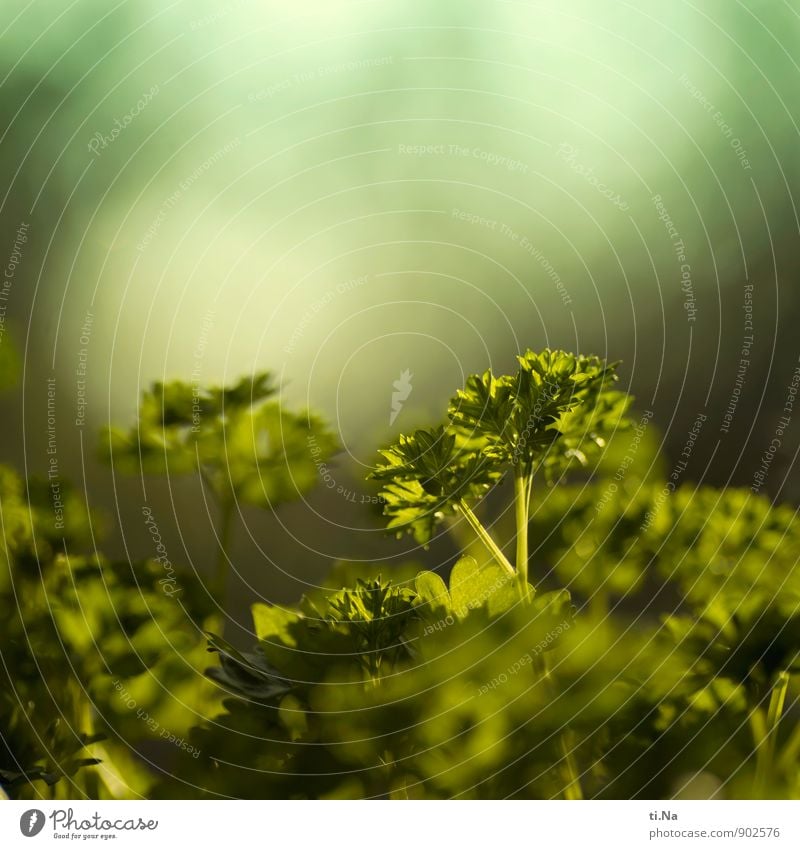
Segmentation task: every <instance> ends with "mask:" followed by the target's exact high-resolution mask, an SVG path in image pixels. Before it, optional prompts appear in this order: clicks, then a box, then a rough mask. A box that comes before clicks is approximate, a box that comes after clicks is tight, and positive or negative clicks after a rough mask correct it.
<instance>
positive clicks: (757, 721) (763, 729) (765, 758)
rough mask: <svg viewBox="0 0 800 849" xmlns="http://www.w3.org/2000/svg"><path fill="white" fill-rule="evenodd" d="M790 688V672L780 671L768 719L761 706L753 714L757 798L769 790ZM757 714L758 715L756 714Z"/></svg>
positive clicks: (772, 694) (771, 697) (768, 711)
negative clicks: (787, 692)
mask: <svg viewBox="0 0 800 849" xmlns="http://www.w3.org/2000/svg"><path fill="white" fill-rule="evenodd" d="M788 688H789V673H788V672H779V673H778V677H777V679H776V680H775V683H774V684H773V686H772V693H771V695H770V698H769V706H768V708H767V716H766V720H765V719H764V714H763V711H762V710H761V708H756V709H755V711H754V712H753V714H751V727H752V728H753V729H754V736H755V737H756V745H757V747H758V749H757V755H756V775H755V781H754V789H755V793H756V796H757V798H764V796H765V793H766V791H767V781H768V779H769V777H770V774H771V772H772V769H773V764H774V760H775V749H776V746H777V742H778V725H779V723H780V721H781V716H782V715H783V706H784V704H785V702H786V691H787V690H788ZM756 714H757V715H756Z"/></svg>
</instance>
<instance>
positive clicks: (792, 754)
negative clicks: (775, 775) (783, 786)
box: [778, 723, 800, 772]
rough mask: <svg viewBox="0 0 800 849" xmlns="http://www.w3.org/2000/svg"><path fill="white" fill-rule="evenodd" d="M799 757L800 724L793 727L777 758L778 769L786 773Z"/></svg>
mask: <svg viewBox="0 0 800 849" xmlns="http://www.w3.org/2000/svg"><path fill="white" fill-rule="evenodd" d="M799 757H800V723H798V724H797V725H795V727H794V730H793V731H792V733H791V734H790V735H789V739H788V740H787V741H786V744H785V745H784V747H783V749H782V751H781V754H780V757H779V758H778V768H779V769H780V770H781V771H783V772H787V771H788V770H790V769H791V768H792V767H793V766H794V764H795V761H796V760H797V759H798V758H799Z"/></svg>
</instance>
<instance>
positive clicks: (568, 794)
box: [560, 729, 583, 799]
mask: <svg viewBox="0 0 800 849" xmlns="http://www.w3.org/2000/svg"><path fill="white" fill-rule="evenodd" d="M560 742H561V752H562V754H563V755H564V766H565V767H566V773H567V786H566V787H565V788H564V798H565V799H583V789H582V788H581V779H580V773H579V772H578V764H577V761H576V760H575V755H574V754H573V751H572V748H571V743H572V733H571V732H570V731H569V729H566V730H564V731H562V732H561V741H560Z"/></svg>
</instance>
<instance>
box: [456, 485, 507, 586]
mask: <svg viewBox="0 0 800 849" xmlns="http://www.w3.org/2000/svg"><path fill="white" fill-rule="evenodd" d="M457 506H458V509H459V510H460V511H461V513H462V515H463V516H464V518H465V519H466V520H467V522H468V523H469V526H470V527H471V528H472V530H473V531H475V535H476V536H477V537H478V539H479V540H480V541H481V542H482V543H483V544H484V545H485V546H486V548H487V550H488V551H489V553H490V554H491V555H492V557H494V559H495V560H496V561H497V562H498V563H499V564H500V566H502V567H503V568H504V569H505V570H506V571H507V572H508V574H509V575H516V572H515V571H514V567H513V566H512V565H511V563H510V562H509V560H508V558H507V557H506V556H505V554H503V551H502V549H501V548H500V546H499V545H498V544H497V543H496V542H495V541H494V539H492V536H491V534H490V533H489V531H487V530H486V528H484V527H483V525H482V524H481V521H480V519H479V518H478V517H477V516H476V515H475V514H474V513H473V512H472V509H471V508H470V507H469V505H468V504H467V503H466V502H465V501H464V500H463V499H462V500H461V501H459V502H458V504H457Z"/></svg>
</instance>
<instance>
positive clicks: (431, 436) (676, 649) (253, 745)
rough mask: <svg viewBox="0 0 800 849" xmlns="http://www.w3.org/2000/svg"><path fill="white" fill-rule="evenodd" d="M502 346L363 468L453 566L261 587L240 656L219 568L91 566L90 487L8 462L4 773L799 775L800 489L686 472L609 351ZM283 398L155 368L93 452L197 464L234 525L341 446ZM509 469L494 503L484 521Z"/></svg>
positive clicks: (307, 782)
mask: <svg viewBox="0 0 800 849" xmlns="http://www.w3.org/2000/svg"><path fill="white" fill-rule="evenodd" d="M518 366H519V368H518V370H517V372H516V373H515V374H512V375H505V376H494V375H492V374H491V373H490V372H487V373H485V374H484V375H472V376H470V377H469V378H468V379H467V381H466V385H465V387H464V389H463V390H461V391H459V392H458V393H457V395H456V396H455V397H454V398H453V399H452V401H451V403H450V406H449V410H448V422H447V424H446V425H441V426H439V427H436V428H432V429H421V430H417V431H415V432H414V433H413V434H410V435H405V436H401V437H400V438H399V439H398V441H397V442H396V443H395V444H394V445H392V446H391V447H389V448H386V449H385V450H383V451H382V452H381V455H382V458H383V459H382V462H381V464H380V465H379V466H378V467H377V468H376V469H375V471H374V473H373V475H372V477H373V478H375V479H377V480H378V481H379V482H380V484H381V487H382V492H381V494H382V497H383V499H384V502H385V514H386V516H387V519H388V522H387V524H388V529H389V530H390V531H391V532H393V533H403V532H405V531H408V532H410V533H412V534H413V536H414V537H415V539H416V540H417V541H418V542H420V543H421V544H423V545H424V544H427V542H428V541H429V540H430V539H431V537H432V535H433V534H434V532H435V530H436V528H437V526H439V527H440V529H441V531H442V532H443V533H446V532H452V533H453V536H454V538H455V539H456V541H457V542H458V545H459V548H460V549H461V556H460V557H459V558H458V559H457V562H456V563H455V564H454V565H453V566H452V568H450V569H449V574H448V573H443V574H442V575H440V574H438V573H437V572H432V571H425V570H424V569H421V568H419V567H418V566H416V565H415V564H406V565H404V566H402V567H398V568H394V569H392V570H391V572H390V570H389V569H387V568H383V569H382V570H378V569H377V568H376V567H372V566H369V565H365V564H363V563H339V564H337V565H336V566H335V567H334V569H333V570H332V572H331V575H330V577H329V578H328V580H327V581H326V582H325V584H324V586H323V587H320V588H316V589H312V590H309V592H308V593H307V594H306V595H305V596H304V597H303V598H302V599H301V600H300V602H299V603H297V604H296V605H292V606H287V607H280V606H276V605H269V604H256V605H254V606H253V608H252V618H253V631H254V635H255V638H256V644H255V645H253V646H252V647H251V648H249V649H247V650H242V649H240V648H238V647H237V646H234V645H232V644H231V643H230V642H229V641H227V640H226V639H225V637H224V636H223V635H222V633H221V618H220V617H219V615H218V614H217V613H215V609H214V607H213V606H212V600H213V602H215V603H219V602H220V600H223V599H224V596H222V595H221V592H220V590H219V587H220V586H224V580H222V581H221V583H220V584H219V585H217V586H216V587H214V588H212V593H211V595H209V592H208V591H207V590H206V589H205V588H204V587H203V586H202V584H201V583H200V582H199V581H198V580H197V579H196V578H195V576H193V575H188V574H185V572H184V571H183V570H181V569H180V568H179V567H172V566H170V569H171V570H173V569H174V571H171V572H170V574H169V575H168V576H167V575H166V574H165V570H164V567H163V566H162V564H161V562H159V561H151V560H144V561H136V562H132V563H119V562H109V561H108V560H107V559H106V558H104V557H103V556H101V555H99V554H97V553H96V552H94V548H93V536H92V530H93V529H94V523H93V522H91V521H90V519H91V517H90V516H89V515H88V514H87V513H86V510H85V507H82V506H81V505H82V504H83V503H84V501H83V499H82V498H81V497H80V494H79V493H75V492H72V491H70V490H69V489H68V488H67V487H65V488H64V489H63V491H62V497H63V499H65V500H66V502H67V505H68V508H69V509H67V510H65V517H67V518H68V521H67V522H66V526H65V528H64V529H59V531H58V532H56V531H55V529H54V528H53V522H52V511H51V508H50V504H49V502H48V497H47V491H46V488H43V487H42V486H41V485H39V484H37V483H36V482H35V481H31V482H28V483H25V482H23V481H21V480H20V479H18V478H17V476H16V475H15V474H14V473H13V472H12V471H11V470H8V469H4V468H0V509H2V519H3V525H4V539H5V548H4V550H3V552H2V554H3V571H2V573H0V603H1V604H2V605H3V610H2V612H3V613H4V614H6V613H7V614H8V615H7V617H6V618H7V622H8V625H7V631H6V637H5V640H4V643H3V646H2V650H1V651H0V656H2V660H3V667H2V668H0V676H5V677H4V678H3V680H0V732H1V733H2V737H1V738H0V739H2V741H3V742H2V748H0V783H2V785H3V788H4V789H5V790H6V792H8V794H9V795H11V796H26V795H36V794H41V793H43V792H46V793H49V794H50V795H51V796H54V797H64V798H71V797H76V796H94V797H124V796H130V795H135V794H136V793H147V794H149V795H152V796H160V797H166V798H172V797H188V798H194V797H197V796H202V797H209V798H219V797H251V798H364V797H370V798H392V799H405V798H551V797H553V798H555V797H563V798H568V799H578V798H582V797H605V798H629V797H632V796H638V797H641V798H668V797H670V796H673V795H693V794H700V795H709V794H718V795H720V796H727V797H734V798H752V797H774V796H781V797H783V796H785V797H790V798H798V797H800V778H799V777H798V776H800V770H799V769H798V765H799V764H800V725H799V724H798V722H797V716H796V710H797V700H798V696H799V695H800V691H799V689H798V686H797V684H798V680H799V679H798V672H800V576H799V574H798V560H799V559H800V522H798V520H797V519H796V517H795V511H794V510H792V509H791V508H789V507H782V506H774V505H771V504H770V503H769V501H768V500H767V499H766V498H763V497H760V496H755V495H753V494H752V493H750V492H749V491H739V490H735V489H728V490H724V491H719V490H714V489H710V488H705V487H703V488H699V489H697V488H694V487H692V486H691V485H688V484H685V485H683V486H679V487H676V485H675V484H674V481H673V478H669V479H668V478H667V477H666V475H665V473H664V469H663V464H662V463H661V462H660V461H659V460H658V457H657V455H656V452H655V449H654V447H653V446H654V445H655V443H656V440H655V439H651V440H650V441H648V438H645V437H646V435H645V434H644V430H645V428H646V426H647V421H648V420H649V415H650V414H649V413H648V414H646V415H643V417H642V419H641V420H640V422H639V425H638V426H635V427H633V428H631V424H632V422H631V420H630V419H629V418H628V408H629V406H630V402H631V399H630V398H629V396H627V395H626V394H624V393H620V392H618V391H616V390H614V389H613V388H612V387H613V383H614V381H615V380H616V375H615V367H614V366H609V365H606V364H605V363H604V362H603V361H601V360H599V359H598V358H595V357H579V356H575V355H572V354H567V353H565V352H561V351H550V350H545V351H543V352H541V353H538V354H537V353H533V352H531V351H528V352H526V353H525V354H524V355H522V356H521V357H519V358H518ZM274 395H275V387H274V386H273V385H272V383H271V380H270V378H269V376H268V375H266V374H261V375H257V376H256V377H254V378H252V379H246V380H242V381H239V382H238V383H236V384H235V385H233V386H230V387H227V388H211V389H200V388H199V387H196V386H194V385H190V384H184V383H180V382H173V383H170V384H156V385H154V386H153V388H152V389H151V391H149V392H148V393H146V394H145V396H144V397H143V400H142V405H141V409H140V421H139V425H138V427H136V428H134V429H132V430H131V431H129V432H122V431H117V430H112V431H110V432H109V433H108V434H107V443H106V446H107V448H110V449H111V454H112V458H113V461H114V463H115V464H116V463H118V462H119V463H120V464H121V466H120V467H121V469H122V470H127V471H133V470H137V471H138V470H140V469H141V470H144V471H146V472H158V473H166V472H167V471H169V472H170V473H173V472H186V473H198V474H199V475H201V476H202V478H203V480H204V482H205V484H206V485H207V486H208V488H209V489H210V491H211V493H212V494H213V495H214V497H215V498H216V499H217V502H218V504H219V506H220V508H221V513H220V515H221V525H222V527H223V529H224V528H225V527H227V524H226V519H225V517H226V515H227V516H228V518H229V517H230V510H231V509H232V508H233V506H234V505H235V504H236V503H237V502H240V501H241V502H244V503H248V504H252V505H259V506H262V507H274V506H275V505H276V504H277V503H278V502H281V501H285V500H290V499H291V498H293V497H295V496H296V495H297V494H298V493H300V492H304V491H306V490H307V489H308V488H309V487H310V486H311V485H313V483H314V481H315V480H316V478H317V476H318V473H317V466H318V463H319V462H324V460H325V459H326V458H327V457H328V456H329V455H330V454H331V453H332V452H333V451H334V450H335V440H334V439H333V437H332V436H331V435H330V433H329V432H328V431H327V429H326V428H325V426H324V425H323V424H322V423H321V422H320V421H319V420H318V419H317V418H316V417H315V416H313V415H310V414H308V413H300V414H295V413H289V412H287V411H285V410H284V409H282V407H281V405H280V403H279V401H278V400H277V399H276V398H275V397H274ZM573 470H575V471H580V470H583V471H582V473H581V475H579V476H578V477H577V478H576V477H574V476H573V477H570V478H569V479H567V478H566V475H567V474H568V473H569V472H571V471H573ZM504 477H508V478H510V479H512V480H511V481H509V484H510V483H511V482H512V481H513V497H512V506H513V509H512V510H508V511H503V510H502V508H501V509H500V511H499V512H500V516H499V519H498V520H497V521H496V522H494V523H493V524H492V525H491V526H488V525H487V524H486V523H484V522H483V521H481V519H480V518H479V515H478V513H480V514H481V515H484V513H486V512H487V505H486V504H485V503H483V504H482V502H484V501H485V496H487V494H489V492H490V491H491V490H493V489H495V488H497V491H496V492H494V493H493V498H492V501H493V502H499V500H500V496H502V495H503V494H509V495H510V486H509V487H507V488H506V489H503V488H502V480H503V478H504ZM534 483H536V484H537V489H536V495H537V497H536V498H534V497H533V496H534ZM539 483H541V484H546V485H544V486H542V487H541V488H539V486H538V484H539ZM478 505H481V506H480V509H478V510H476V508H477V507H478ZM226 511H227V512H226ZM512 517H513V518H512ZM462 520H463V521H462ZM465 531H467V532H469V534H470V536H469V537H467V536H465ZM221 536H223V537H224V536H225V534H224V533H222V534H221ZM512 547H513V555H512V554H511V552H510V549H511V548H512ZM222 554H223V555H224V554H225V546H224V544H223V547H222ZM220 563H221V566H222V571H221V572H218V575H217V578H218V579H224V574H225V573H224V570H225V568H226V567H227V560H226V559H225V558H223V559H222V560H221V561H220ZM223 604H224V601H223ZM204 632H206V633H207V634H208V647H209V648H208V651H206V638H205V636H204ZM209 651H210V652H211V654H210V655H209V653H208V652H209ZM210 661H211V664H212V665H211V668H210V669H208V670H207V675H208V677H207V678H206V679H201V677H200V676H201V670H202V669H203V668H204V667H206V666H208V664H209V662H210ZM164 682H168V683H169V692H165V691H164V690H165V688H164V687H163V683H164ZM131 704H133V707H131ZM142 713H144V715H145V716H146V718H147V719H146V721H145V720H144V719H143V718H142ZM191 726H193V727H191ZM164 731H169V732H171V733H172V736H173V737H175V736H180V737H181V745H180V746H177V745H175V746H172V748H171V750H170V751H169V753H168V755H167V756H165V757H163V761H162V762H163V763H165V764H167V765H168V766H167V769H166V770H165V772H164V773H163V774H161V775H160V776H159V777H158V778H157V779H156V777H155V776H154V775H153V774H152V773H151V772H149V771H147V770H146V769H144V767H143V764H142V763H141V762H140V760H139V759H138V758H137V757H136V756H135V754H134V753H132V751H131V747H132V749H133V752H135V750H136V749H137V748H147V747H148V746H152V745H153V744H154V743H155V742H157V739H158V738H163V737H164V736H165V735H164V734H163V733H161V732H164ZM98 735H99V736H101V737H102V739H98ZM184 737H185V741H184V739H183V738H184ZM97 759H100V760H101V761H102V766H103V768H104V769H103V771H102V772H101V771H100V770H98V769H97V766H96V765H95V762H96V760H97Z"/></svg>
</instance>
